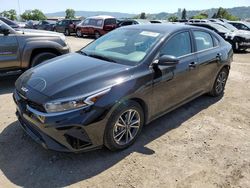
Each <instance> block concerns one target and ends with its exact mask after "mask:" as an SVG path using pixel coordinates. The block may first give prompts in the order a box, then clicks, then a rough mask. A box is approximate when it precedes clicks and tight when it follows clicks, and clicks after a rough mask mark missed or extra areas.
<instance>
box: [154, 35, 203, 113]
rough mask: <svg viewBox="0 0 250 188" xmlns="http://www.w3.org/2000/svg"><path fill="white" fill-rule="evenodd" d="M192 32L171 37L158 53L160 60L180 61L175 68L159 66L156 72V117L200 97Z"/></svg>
mask: <svg viewBox="0 0 250 188" xmlns="http://www.w3.org/2000/svg"><path fill="white" fill-rule="evenodd" d="M190 36H191V35H190V32H189V31H184V32H180V33H177V34H175V35H174V36H172V37H170V39H168V40H167V41H166V43H165V45H163V47H162V48H161V49H160V51H159V56H162V55H172V56H175V57H178V58H179V63H178V64H177V65H176V66H174V67H167V66H157V67H155V68H154V71H155V78H154V83H153V87H154V89H153V98H152V104H153V106H154V110H153V111H154V115H155V116H158V115H160V114H162V113H163V112H165V111H168V110H171V109H172V108H174V107H176V105H179V104H181V103H183V102H185V101H186V100H189V99H191V98H193V97H194V96H196V95H198V93H199V89H198V88H196V82H198V81H197V77H198V73H199V71H198V67H197V66H196V64H197V57H196V55H195V54H194V53H193V50H194V48H193V47H192V46H193V45H192V40H191V37H190Z"/></svg>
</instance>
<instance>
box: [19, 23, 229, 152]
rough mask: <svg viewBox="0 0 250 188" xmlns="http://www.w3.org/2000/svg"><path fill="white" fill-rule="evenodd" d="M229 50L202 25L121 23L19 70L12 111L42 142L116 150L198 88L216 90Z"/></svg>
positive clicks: (225, 74)
mask: <svg viewBox="0 0 250 188" xmlns="http://www.w3.org/2000/svg"><path fill="white" fill-rule="evenodd" d="M232 56H233V52H232V47H231V45H230V44H229V43H227V42H225V41H224V40H223V39H222V38H221V37H220V36H219V35H218V34H216V33H214V32H213V31H210V30H207V29H205V28H200V27H195V26H187V25H178V24H155V25H154V26H153V27H152V25H134V26H128V27H122V28H119V29H117V30H114V31H112V32H110V33H108V34H107V35H104V36H103V37H101V38H99V39H97V40H96V41H94V42H93V43H91V44H89V45H88V46H86V47H85V48H83V49H82V50H80V51H79V52H76V53H71V54H68V55H64V56H61V57H57V58H54V59H52V60H49V61H47V62H44V63H42V64H41V65H38V66H37V67H35V68H32V69H30V70H28V71H26V72H25V73H24V74H22V75H21V76H20V78H19V79H18V80H17V81H16V89H15V92H14V100H15V103H16V105H17V112H16V114H17V117H18V119H19V121H20V125H21V126H22V127H23V129H24V130H25V131H26V132H27V133H28V134H29V135H30V136H31V137H32V138H34V140H35V141H36V142H38V143H40V144H41V145H42V146H43V147H45V148H48V149H52V150H57V151H64V152H65V151H66V152H80V151H87V150H92V149H95V148H98V147H102V146H106V147H107V148H109V149H110V150H120V149H124V148H127V147H128V146H130V145H131V144H133V143H134V142H135V141H136V139H137V138H138V136H139V134H140V132H141V130H142V128H143V126H144V125H145V124H148V123H149V122H151V121H152V120H154V119H156V118H158V117H160V116H162V115H163V114H165V113H167V112H169V111H171V110H173V109H175V108H177V107H179V106H181V105H183V104H185V103H187V102H189V101H191V100H193V99H195V98H196V97H198V96H200V95H203V94H206V93H209V94H210V95H212V96H215V97H216V96H222V95H223V92H224V87H225V84H226V81H227V77H228V74H229V70H230V64H231V61H232Z"/></svg>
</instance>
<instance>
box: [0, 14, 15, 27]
mask: <svg viewBox="0 0 250 188" xmlns="http://www.w3.org/2000/svg"><path fill="white" fill-rule="evenodd" d="M0 21H2V22H4V23H6V24H7V25H8V26H10V27H12V28H19V25H18V24H17V23H16V22H14V21H12V20H10V19H8V18H5V17H1V16H0Z"/></svg>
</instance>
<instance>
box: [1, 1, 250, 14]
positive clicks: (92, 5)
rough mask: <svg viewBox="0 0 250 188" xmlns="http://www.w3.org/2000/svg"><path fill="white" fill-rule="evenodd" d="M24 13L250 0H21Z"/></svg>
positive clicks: (12, 5)
mask: <svg viewBox="0 0 250 188" xmlns="http://www.w3.org/2000/svg"><path fill="white" fill-rule="evenodd" d="M19 1H20V9H21V12H24V11H25V10H30V9H40V10H42V11H43V12H45V13H51V12H57V11H65V9H67V8H73V9H75V10H85V11H112V12H126V13H140V12H146V13H159V12H169V13H173V12H177V9H178V8H186V9H187V10H200V9H208V8H218V7H224V8H231V7H236V6H250V0H19ZM9 9H16V10H17V12H18V13H19V8H18V0H0V12H1V11H3V10H9Z"/></svg>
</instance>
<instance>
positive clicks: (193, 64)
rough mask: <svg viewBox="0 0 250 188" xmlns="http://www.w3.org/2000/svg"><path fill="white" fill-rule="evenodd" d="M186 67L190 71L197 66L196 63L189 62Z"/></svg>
mask: <svg viewBox="0 0 250 188" xmlns="http://www.w3.org/2000/svg"><path fill="white" fill-rule="evenodd" d="M188 66H189V68H190V69H194V68H195V67H196V66H197V62H191V63H189V65H188Z"/></svg>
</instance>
